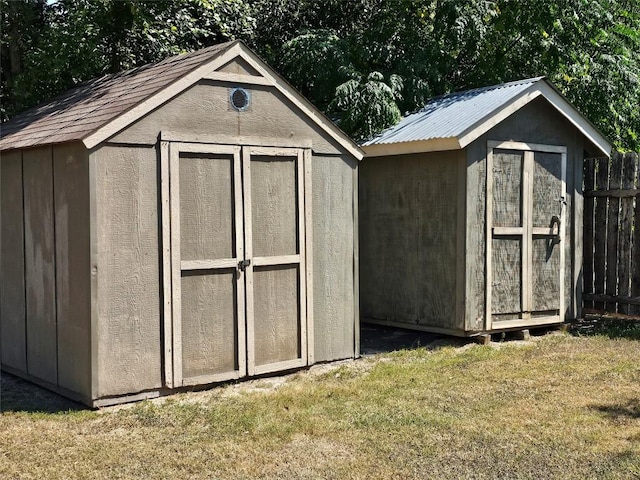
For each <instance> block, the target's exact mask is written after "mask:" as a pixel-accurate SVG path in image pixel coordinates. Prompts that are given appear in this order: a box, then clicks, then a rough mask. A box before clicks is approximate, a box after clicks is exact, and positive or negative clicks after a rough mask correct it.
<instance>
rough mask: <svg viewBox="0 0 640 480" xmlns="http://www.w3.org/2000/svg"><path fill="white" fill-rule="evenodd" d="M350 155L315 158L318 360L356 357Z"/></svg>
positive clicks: (314, 235) (315, 326) (313, 192)
mask: <svg viewBox="0 0 640 480" xmlns="http://www.w3.org/2000/svg"><path fill="white" fill-rule="evenodd" d="M356 163H357V161H356V160H355V159H353V158H351V157H348V156H344V157H337V156H336V157H332V156H321V155H315V154H314V156H313V162H312V180H311V181H312V195H313V197H312V215H313V260H312V261H313V272H314V276H313V315H314V318H313V322H314V342H315V350H314V352H315V360H316V361H328V360H337V359H340V358H348V357H353V356H354V355H355V345H354V342H355V334H356V332H355V326H356V321H355V314H356V313H355V301H357V299H355V294H354V269H353V265H354V228H357V227H356V226H354V210H353V200H354V197H353V196H354V195H357V193H355V192H354V188H353V185H354V181H353V178H354V169H355V168H356V167H357V165H356Z"/></svg>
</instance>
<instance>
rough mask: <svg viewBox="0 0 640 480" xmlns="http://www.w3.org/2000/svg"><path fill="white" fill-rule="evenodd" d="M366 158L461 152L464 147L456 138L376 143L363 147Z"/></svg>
mask: <svg viewBox="0 0 640 480" xmlns="http://www.w3.org/2000/svg"><path fill="white" fill-rule="evenodd" d="M361 148H362V150H363V151H364V154H365V157H367V158H368V157H384V156H393V155H404V154H409V153H423V152H438V151H446V150H460V149H461V148H462V146H461V145H460V142H459V141H458V139H457V138H456V137H448V138H432V139H429V140H414V141H410V142H397V143H376V144H373V145H364V146H362V147H361Z"/></svg>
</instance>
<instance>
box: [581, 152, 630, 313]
mask: <svg viewBox="0 0 640 480" xmlns="http://www.w3.org/2000/svg"><path fill="white" fill-rule="evenodd" d="M639 175H640V172H639V168H638V155H637V154H636V153H633V152H629V153H627V154H622V153H620V152H616V153H614V154H613V155H612V157H611V159H610V160H609V159H607V158H596V159H593V160H591V161H589V162H588V163H587V164H586V166H585V179H586V180H585V194H584V196H585V198H586V201H585V202H586V203H587V204H589V203H592V202H595V204H596V209H595V210H596V211H595V221H594V222H589V221H586V220H585V229H584V237H585V250H584V262H585V265H588V264H589V263H591V262H592V263H593V265H594V271H595V274H594V277H595V278H596V281H595V282H594V284H593V288H591V289H590V291H589V292H588V293H585V295H584V300H585V302H584V303H585V308H587V309H591V310H592V311H597V312H603V311H606V312H609V313H616V312H617V313H621V314H623V315H626V314H638V313H640V309H639V308H638V307H637V305H636V303H637V302H636V301H635V299H637V298H638V296H639V294H640V233H638V232H639V230H640V228H638V226H640V205H639V204H638V195H639V194H638V192H639V190H638V186H640V179H639V178H638V176H639ZM594 176H595V179H596V181H595V182H592V181H590V180H589V179H590V178H592V177H594ZM604 205H609V208H608V209H606V210H605V209H604ZM612 205H613V207H612ZM598 206H600V208H601V211H600V212H598ZM598 215H600V216H599V217H598ZM589 244H591V245H593V247H591V245H589ZM587 245H589V247H590V248H589V247H587ZM598 272H599V275H598ZM603 272H605V273H603ZM603 275H605V276H606V284H605V283H603V282H602V276H603ZM585 281H587V279H586V278H585ZM614 287H615V288H614Z"/></svg>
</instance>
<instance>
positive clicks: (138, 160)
mask: <svg viewBox="0 0 640 480" xmlns="http://www.w3.org/2000/svg"><path fill="white" fill-rule="evenodd" d="M1 137H2V138H1V140H0V151H1V157H0V176H1V195H2V198H1V205H0V206H1V212H0V214H1V217H0V218H1V235H2V237H1V238H2V246H1V248H2V251H1V258H0V261H1V264H0V329H1V342H2V369H3V370H6V371H9V372H12V373H15V374H18V375H21V376H23V377H26V378H28V379H31V380H33V381H35V382H38V383H40V384H42V385H45V386H47V387H49V388H51V389H53V390H56V391H58V392H61V393H64V394H66V395H68V396H70V397H72V398H75V399H78V400H80V401H83V402H85V403H87V404H88V405H92V406H100V405H106V404H110V403H118V402H122V401H126V400H135V399H139V398H147V397H153V396H157V395H161V394H164V393H169V392H172V391H175V390H176V389H180V388H184V387H189V386H193V385H206V384H211V383H215V382H220V381H224V380H229V379H236V378H242V377H246V376H253V375H260V374H265V373H269V372H276V371H283V370H289V369H294V368H300V367H304V366H306V365H310V364H313V363H315V362H318V361H329V360H336V359H341V358H349V357H354V356H357V355H358V345H359V340H358V332H359V328H358V326H359V315H358V309H357V306H358V283H357V273H358V269H357V227H356V225H357V223H356V222H357V209H356V207H357V166H358V161H359V160H360V159H361V158H362V151H361V150H360V149H359V148H358V147H357V146H356V145H355V144H354V143H353V142H352V141H351V140H350V139H349V138H348V137H347V136H346V135H345V134H344V133H342V132H341V131H340V130H339V129H338V128H337V127H335V126H334V125H333V123H331V121H329V120H328V119H327V118H325V117H324V116H323V115H322V114H321V113H320V112H319V111H318V110H316V109H315V108H314V107H313V106H312V105H311V104H310V103H309V102H308V101H307V100H305V99H304V98H303V97H302V96H301V95H300V94H299V93H297V92H296V91H295V90H294V89H293V88H292V87H291V86H290V85H289V84H288V83H287V82H286V81H284V80H283V79H282V78H281V77H280V76H278V75H277V74H276V73H275V72H274V71H273V70H271V69H270V68H269V67H268V66H267V65H266V64H265V63H263V62H262V61H261V60H260V59H259V58H258V57H257V56H256V55H255V54H254V53H253V52H252V51H251V50H250V49H248V48H247V47H246V46H245V45H243V44H242V43H241V42H232V43H226V44H222V45H217V46H214V47H210V48H207V49H204V50H200V51H198V52H193V53H189V54H185V55H179V56H176V57H173V58H169V59H167V60H164V61H162V62H160V63H157V64H154V65H148V66H145V67H141V68H138V69H135V70H131V71H128V72H124V73H121V74H115V75H109V76H105V77H102V78H98V79H96V80H93V81H89V82H87V83H84V84H82V85H79V86H77V87H75V88H74V89H72V90H70V91H68V92H66V93H64V94H62V95H61V96H59V97H57V98H55V99H53V100H52V101H51V102H49V103H47V104H45V105H42V106H40V107H36V108H34V109H32V110H29V111H27V112H25V113H23V114H21V115H18V116H17V117H15V118H14V119H12V120H11V121H9V122H8V123H5V124H3V125H2V132H1Z"/></svg>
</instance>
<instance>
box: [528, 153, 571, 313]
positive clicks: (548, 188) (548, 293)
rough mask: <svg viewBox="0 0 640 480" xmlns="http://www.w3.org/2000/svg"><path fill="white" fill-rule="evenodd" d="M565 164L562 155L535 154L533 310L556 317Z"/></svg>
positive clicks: (533, 187) (558, 297)
mask: <svg viewBox="0 0 640 480" xmlns="http://www.w3.org/2000/svg"><path fill="white" fill-rule="evenodd" d="M562 168H563V162H562V156H561V155H560V154H559V153H551V152H535V153H534V161H533V186H532V191H533V192H532V193H533V202H532V212H531V216H532V249H531V250H532V261H531V267H532V272H531V273H532V298H531V301H532V306H531V309H532V310H533V311H539V312H549V313H550V314H552V315H556V314H557V311H558V310H559V309H560V297H561V287H560V285H561V281H560V250H562V248H564V247H563V246H562V244H561V242H559V238H558V237H559V229H560V225H559V223H558V222H560V221H561V220H562V207H563V203H562V199H563V198H564V186H563V181H562V178H563V173H562Z"/></svg>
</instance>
